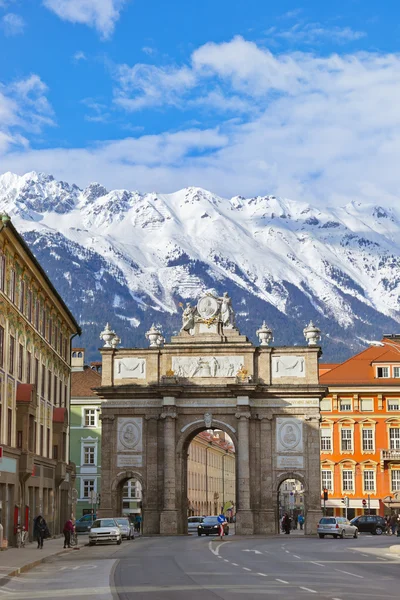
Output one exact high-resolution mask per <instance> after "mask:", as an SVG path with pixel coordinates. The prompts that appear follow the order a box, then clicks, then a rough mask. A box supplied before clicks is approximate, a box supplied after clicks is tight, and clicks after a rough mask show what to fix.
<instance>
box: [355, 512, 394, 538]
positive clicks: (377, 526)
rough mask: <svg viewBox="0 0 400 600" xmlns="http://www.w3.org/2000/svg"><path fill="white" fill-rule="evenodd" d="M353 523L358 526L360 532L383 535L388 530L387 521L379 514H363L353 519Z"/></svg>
mask: <svg viewBox="0 0 400 600" xmlns="http://www.w3.org/2000/svg"><path fill="white" fill-rule="evenodd" d="M350 522H351V524H352V525H356V526H357V527H358V531H359V532H360V533H372V535H382V533H385V530H386V522H385V519H384V518H383V517H380V516H379V515H361V516H360V517H355V519H352V520H351V521H350Z"/></svg>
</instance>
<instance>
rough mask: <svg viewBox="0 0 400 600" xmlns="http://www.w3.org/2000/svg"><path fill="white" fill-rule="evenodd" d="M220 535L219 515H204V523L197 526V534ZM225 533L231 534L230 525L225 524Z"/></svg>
mask: <svg viewBox="0 0 400 600" xmlns="http://www.w3.org/2000/svg"><path fill="white" fill-rule="evenodd" d="M203 534H204V535H219V523H218V517H204V520H203V522H202V523H199V525H198V526H197V535H203ZM224 535H229V525H228V523H225V525H224Z"/></svg>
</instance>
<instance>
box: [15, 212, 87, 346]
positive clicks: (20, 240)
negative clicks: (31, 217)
mask: <svg viewBox="0 0 400 600" xmlns="http://www.w3.org/2000/svg"><path fill="white" fill-rule="evenodd" d="M3 224H4V227H5V228H6V229H8V230H10V231H11V232H12V234H13V235H14V237H15V238H16V239H17V240H18V243H19V244H20V245H21V246H22V248H23V249H24V251H25V252H26V254H27V255H28V256H29V258H30V260H31V261H32V262H33V264H34V265H35V267H36V268H37V270H38V271H39V272H40V274H41V276H42V277H43V279H44V280H45V281H46V283H47V285H48V286H49V288H50V289H51V291H52V293H53V294H54V296H55V297H56V298H57V300H58V302H59V303H60V304H61V306H62V308H63V310H64V311H65V312H66V313H67V315H68V317H69V318H70V320H71V321H72V323H73V325H74V327H75V331H76V333H78V334H79V335H82V330H81V328H80V327H79V325H78V323H77V322H76V320H75V317H74V316H73V314H72V313H71V311H70V310H69V308H68V306H67V305H66V304H65V302H64V300H63V299H62V298H61V296H60V294H59V293H58V292H57V290H56V288H55V287H54V285H53V284H52V283H51V281H50V279H49V277H48V275H47V274H46V272H45V270H44V269H43V267H42V265H41V264H40V262H39V261H38V260H37V258H36V257H35V255H34V254H33V252H32V250H31V249H30V248H29V246H28V244H27V243H26V242H25V240H24V238H23V237H22V235H21V234H20V233H18V231H17V230H16V228H15V227H14V225H13V224H12V222H11V220H10V221H7V222H4V221H3Z"/></svg>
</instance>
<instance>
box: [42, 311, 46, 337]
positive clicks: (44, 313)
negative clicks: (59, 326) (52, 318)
mask: <svg viewBox="0 0 400 600" xmlns="http://www.w3.org/2000/svg"><path fill="white" fill-rule="evenodd" d="M46 319H47V312H46V308H45V307H44V306H43V309H42V327H41V334H42V336H43V337H45V336H46Z"/></svg>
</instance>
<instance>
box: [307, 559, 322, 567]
mask: <svg viewBox="0 0 400 600" xmlns="http://www.w3.org/2000/svg"><path fill="white" fill-rule="evenodd" d="M310 562H311V563H312V564H313V565H318V566H319V567H324V566H325V565H322V564H321V563H318V562H315V560H310Z"/></svg>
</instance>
